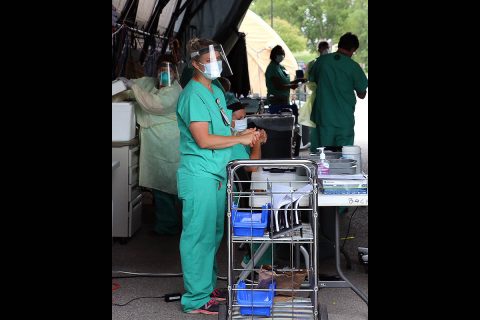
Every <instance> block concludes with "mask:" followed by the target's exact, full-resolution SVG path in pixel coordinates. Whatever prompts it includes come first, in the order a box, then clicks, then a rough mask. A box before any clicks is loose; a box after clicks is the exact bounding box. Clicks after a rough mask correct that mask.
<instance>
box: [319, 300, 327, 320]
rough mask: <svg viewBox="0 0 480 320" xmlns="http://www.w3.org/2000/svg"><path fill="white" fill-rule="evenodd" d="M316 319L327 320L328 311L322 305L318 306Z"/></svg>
mask: <svg viewBox="0 0 480 320" xmlns="http://www.w3.org/2000/svg"><path fill="white" fill-rule="evenodd" d="M318 319H319V320H328V311H327V306H326V305H324V304H320V303H319V304H318Z"/></svg>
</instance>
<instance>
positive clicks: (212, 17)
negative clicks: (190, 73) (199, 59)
mask: <svg viewBox="0 0 480 320" xmlns="http://www.w3.org/2000/svg"><path fill="white" fill-rule="evenodd" d="M251 2H252V0H193V2H192V4H191V5H190V6H189V7H188V8H187V9H186V11H185V16H184V19H183V21H182V25H181V27H180V29H179V30H178V34H177V39H179V40H180V41H181V43H183V44H184V47H186V44H187V43H188V40H190V39H191V38H193V37H198V38H208V39H212V40H214V41H216V42H218V43H220V44H222V46H223V50H225V53H226V54H228V53H229V52H230V50H231V49H232V48H233V46H234V45H235V43H236V42H237V39H238V27H239V25H240V23H241V21H242V20H243V17H244V16H245V13H246V12H247V10H248V7H249V6H250V3H251ZM182 55H183V56H184V57H185V56H186V52H182ZM187 60H189V58H188V57H187Z"/></svg>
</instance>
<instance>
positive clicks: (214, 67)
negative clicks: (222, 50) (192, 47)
mask: <svg viewBox="0 0 480 320" xmlns="http://www.w3.org/2000/svg"><path fill="white" fill-rule="evenodd" d="M199 63H200V64H201V65H202V66H204V67H205V71H204V72H202V74H203V75H204V76H205V78H207V79H210V80H215V79H217V78H218V77H220V74H221V73H222V61H215V62H209V63H206V64H203V63H201V62H199Z"/></svg>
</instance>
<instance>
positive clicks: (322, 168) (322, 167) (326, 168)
mask: <svg viewBox="0 0 480 320" xmlns="http://www.w3.org/2000/svg"><path fill="white" fill-rule="evenodd" d="M323 149H325V147H318V148H317V150H320V161H319V162H318V171H319V172H320V174H321V175H325V174H328V173H329V172H330V163H328V161H327V159H326V158H325V153H323Z"/></svg>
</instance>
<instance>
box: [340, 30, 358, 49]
mask: <svg viewBox="0 0 480 320" xmlns="http://www.w3.org/2000/svg"><path fill="white" fill-rule="evenodd" d="M359 46H360V43H359V42H358V38H357V36H356V35H354V34H353V33H351V32H347V33H345V34H344V35H343V36H341V37H340V41H339V42H338V47H339V48H342V49H345V50H348V51H351V50H352V49H355V50H357V49H358V47H359Z"/></svg>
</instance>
